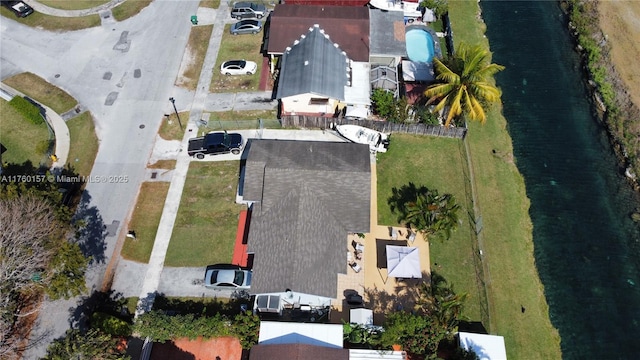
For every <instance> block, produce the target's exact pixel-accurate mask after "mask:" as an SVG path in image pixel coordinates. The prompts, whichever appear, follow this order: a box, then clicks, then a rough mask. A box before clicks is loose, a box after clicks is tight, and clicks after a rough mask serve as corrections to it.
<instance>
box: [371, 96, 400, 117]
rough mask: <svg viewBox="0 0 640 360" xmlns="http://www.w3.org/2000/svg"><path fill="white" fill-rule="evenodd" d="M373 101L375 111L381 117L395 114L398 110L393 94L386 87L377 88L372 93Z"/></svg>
mask: <svg viewBox="0 0 640 360" xmlns="http://www.w3.org/2000/svg"><path fill="white" fill-rule="evenodd" d="M371 102H373V111H374V113H376V114H377V115H380V116H381V117H384V118H386V117H388V116H391V115H393V113H394V112H395V111H396V101H395V99H394V98H393V94H392V93H391V92H389V91H386V90H384V89H375V90H373V94H371Z"/></svg>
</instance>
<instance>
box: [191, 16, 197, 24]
mask: <svg viewBox="0 0 640 360" xmlns="http://www.w3.org/2000/svg"><path fill="white" fill-rule="evenodd" d="M191 23H192V24H193V25H198V17H197V16H196V15H191Z"/></svg>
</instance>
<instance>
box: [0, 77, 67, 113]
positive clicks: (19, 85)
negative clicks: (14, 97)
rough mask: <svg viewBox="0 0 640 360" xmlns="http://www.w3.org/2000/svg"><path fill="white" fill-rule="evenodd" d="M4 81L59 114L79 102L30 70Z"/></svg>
mask: <svg viewBox="0 0 640 360" xmlns="http://www.w3.org/2000/svg"><path fill="white" fill-rule="evenodd" d="M3 82H4V83H5V84H7V85H9V86H11V87H12V88H14V89H16V90H18V91H20V92H22V93H23V94H25V95H27V96H28V97H30V98H32V99H34V100H37V101H38V102H39V103H42V104H44V105H47V106H48V107H50V108H51V109H52V110H53V111H55V112H57V113H58V114H62V113H64V112H67V111H69V110H71V109H73V107H74V106H76V104H77V103H78V102H77V101H76V99H74V98H73V97H72V96H71V95H69V94H67V93H66V92H65V91H64V90H62V89H60V88H58V87H56V86H54V85H52V84H50V83H49V82H47V81H46V80H45V79H43V78H41V77H39V76H38V75H35V74H32V73H29V72H26V73H20V74H17V75H14V76H12V77H10V78H7V79H5V80H3Z"/></svg>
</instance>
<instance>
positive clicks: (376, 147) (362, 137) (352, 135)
mask: <svg viewBox="0 0 640 360" xmlns="http://www.w3.org/2000/svg"><path fill="white" fill-rule="evenodd" d="M336 131H338V134H340V135H342V136H343V137H344V138H345V139H347V140H349V141H351V142H354V143H358V144H365V145H369V149H370V150H371V152H386V151H387V148H388V147H389V135H387V134H384V133H381V132H379V131H376V130H373V129H369V128H366V127H363V126H360V125H351V124H346V125H337V126H336Z"/></svg>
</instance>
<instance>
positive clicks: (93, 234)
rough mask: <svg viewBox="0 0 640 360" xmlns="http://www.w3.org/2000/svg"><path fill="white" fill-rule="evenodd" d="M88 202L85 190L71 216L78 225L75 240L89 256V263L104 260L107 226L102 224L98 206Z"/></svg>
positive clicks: (89, 200) (87, 193)
mask: <svg viewBox="0 0 640 360" xmlns="http://www.w3.org/2000/svg"><path fill="white" fill-rule="evenodd" d="M90 204H91V195H90V194H89V192H88V191H86V190H85V191H84V192H83V193H82V196H81V198H80V202H79V204H78V207H77V209H76V213H75V215H74V217H73V221H74V224H75V225H76V226H77V227H78V230H77V232H76V239H75V241H76V243H77V244H78V246H80V249H81V250H82V253H83V254H84V255H85V256H87V257H90V260H89V264H95V263H104V262H105V261H106V256H105V251H106V248H107V244H106V241H105V239H106V237H107V226H106V225H105V224H104V221H103V220H102V216H101V215H100V211H99V210H98V208H96V207H95V206H91V205H90Z"/></svg>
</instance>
